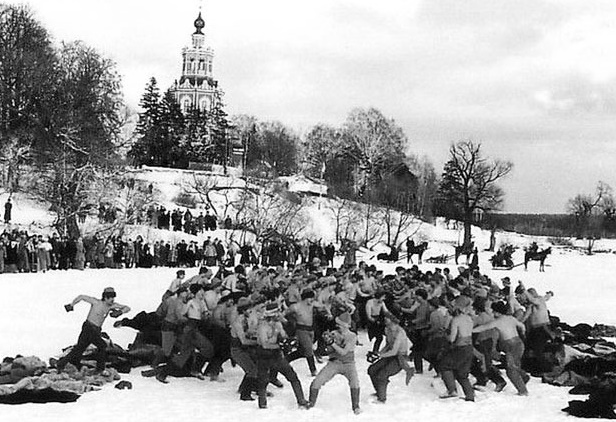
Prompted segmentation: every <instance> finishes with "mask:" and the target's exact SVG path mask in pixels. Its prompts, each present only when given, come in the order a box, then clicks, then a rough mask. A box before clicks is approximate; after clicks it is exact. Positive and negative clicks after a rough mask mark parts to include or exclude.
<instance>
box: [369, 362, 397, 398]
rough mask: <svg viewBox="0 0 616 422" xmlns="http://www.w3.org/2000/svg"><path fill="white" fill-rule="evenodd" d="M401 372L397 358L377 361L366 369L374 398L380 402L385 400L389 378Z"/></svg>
mask: <svg viewBox="0 0 616 422" xmlns="http://www.w3.org/2000/svg"><path fill="white" fill-rule="evenodd" d="M401 370H402V366H400V360H399V359H398V356H392V357H388V358H383V359H379V360H378V361H376V362H374V363H373V364H372V365H370V366H369V367H368V375H369V376H370V381H372V386H373V387H374V390H375V391H376V396H377V398H378V399H379V400H380V401H385V400H386V399H387V384H389V377H391V376H394V375H396V374H397V373H398V372H400V371H401Z"/></svg>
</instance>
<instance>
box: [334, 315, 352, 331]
mask: <svg viewBox="0 0 616 422" xmlns="http://www.w3.org/2000/svg"><path fill="white" fill-rule="evenodd" d="M336 323H337V324H340V325H344V326H345V327H350V326H351V315H349V313H348V312H344V313H342V314H340V315H338V316H337V317H336Z"/></svg>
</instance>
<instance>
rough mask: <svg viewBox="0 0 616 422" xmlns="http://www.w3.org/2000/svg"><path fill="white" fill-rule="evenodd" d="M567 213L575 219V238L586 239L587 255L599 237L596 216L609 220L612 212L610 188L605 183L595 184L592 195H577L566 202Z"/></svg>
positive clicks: (590, 252) (612, 202)
mask: <svg viewBox="0 0 616 422" xmlns="http://www.w3.org/2000/svg"><path fill="white" fill-rule="evenodd" d="M567 211H568V212H569V214H571V215H573V216H574V217H575V225H576V235H577V237H580V238H581V237H586V238H587V240H588V243H587V246H586V250H587V252H588V254H589V255H591V254H592V249H593V247H594V244H595V240H596V239H597V238H598V237H600V232H601V227H600V225H599V224H598V223H599V222H598V221H597V218H596V217H597V216H598V215H600V214H602V213H603V214H604V215H605V216H606V218H609V216H610V214H611V213H612V212H614V197H613V194H612V188H611V187H610V186H609V185H608V184H607V183H605V182H601V181H600V182H599V183H597V187H596V189H595V193H594V194H577V195H576V196H574V197H573V198H571V199H569V201H568V202H567Z"/></svg>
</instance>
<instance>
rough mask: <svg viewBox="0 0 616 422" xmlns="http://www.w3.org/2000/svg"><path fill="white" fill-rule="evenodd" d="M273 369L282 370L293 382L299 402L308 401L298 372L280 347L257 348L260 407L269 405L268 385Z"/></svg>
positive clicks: (294, 391)
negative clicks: (283, 354)
mask: <svg viewBox="0 0 616 422" xmlns="http://www.w3.org/2000/svg"><path fill="white" fill-rule="evenodd" d="M272 371H277V372H280V373H281V374H282V375H284V377H285V378H286V379H287V380H288V381H289V382H290V383H291V387H292V388H293V393H294V394H295V399H296V400H297V403H298V404H303V403H305V402H306V399H305V396H304V390H303V389H302V384H301V383H300V381H299V378H298V377H297V373H296V372H295V370H294V369H293V368H292V367H291V365H290V364H289V362H287V361H286V360H285V358H284V357H283V356H282V352H281V351H280V349H263V348H258V349H257V374H258V379H259V381H258V393H259V407H262V408H264V407H267V394H266V387H267V384H268V383H269V381H270V379H271V378H270V373H271V372H272Z"/></svg>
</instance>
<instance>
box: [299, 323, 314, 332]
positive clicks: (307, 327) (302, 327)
mask: <svg viewBox="0 0 616 422" xmlns="http://www.w3.org/2000/svg"><path fill="white" fill-rule="evenodd" d="M295 329H296V330H302V331H314V328H313V327H312V325H304V324H297V325H296V326H295Z"/></svg>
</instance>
